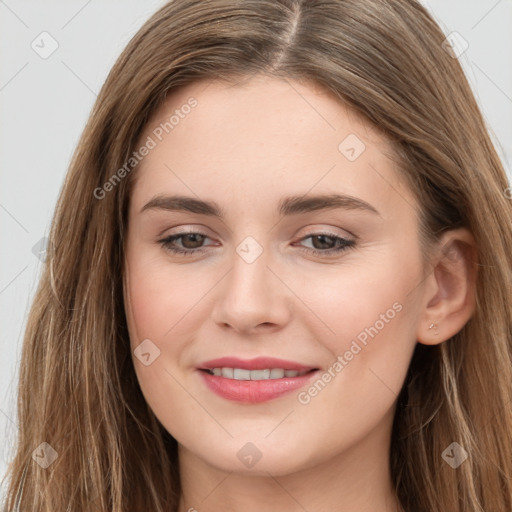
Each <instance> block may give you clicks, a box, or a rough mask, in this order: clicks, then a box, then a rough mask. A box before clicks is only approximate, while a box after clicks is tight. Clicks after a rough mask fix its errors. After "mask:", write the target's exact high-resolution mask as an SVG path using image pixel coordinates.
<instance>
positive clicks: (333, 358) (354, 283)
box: [300, 252, 420, 401]
mask: <svg viewBox="0 0 512 512" xmlns="http://www.w3.org/2000/svg"><path fill="white" fill-rule="evenodd" d="M419 276H420V264H419V261H418V260H417V259H416V258H414V257H413V258H409V259H408V260H407V259H405V258H404V257H403V256H402V257H400V255H399V254H396V253H391V252H390V253H389V254H387V255H386V254H382V253H381V258H380V259H379V261H374V262H373V263H372V264H365V265H364V267H363V266H356V265H353V266H350V267H340V269H339V270H338V271H337V272H336V274H334V273H332V275H330V276H324V277H323V279H322V278H320V279H319V277H318V276H317V278H316V279H315V280H306V282H307V281H309V282H310V283H311V284H310V286H308V287H306V286H304V288H303V289H302V290H301V291H300V293H301V294H302V296H303V297H307V298H308V306H309V308H310V309H311V310H312V311H313V312H314V313H315V315H316V316H317V317H318V318H319V319H320V320H321V324H320V322H319V323H318V325H319V328H318V330H317V339H319V340H321V344H322V346H323V348H325V349H327V352H328V356H327V357H328V358H330V363H328V364H329V368H330V371H331V377H329V376H326V377H325V378H326V379H330V380H329V382H330V381H337V383H338V384H335V385H334V386H332V387H333V388H338V389H337V392H340V393H342V394H345V395H346V399H347V400H350V397H354V396H359V397H361V398H363V397H364V399H367V400H370V401H371V400H373V397H375V390H376V388H381V389H383V390H384V393H387V392H389V391H391V392H392V395H390V396H393V395H396V394H398V392H399V391H400V388H401V386H402V383H403V379H404V378H405V375H406V372H407V369H408V366H409V362H410V358H411V356H412V351H413V349H414V347H415V344H416V343H415V330H416V322H417V319H418V307H417V304H416V303H415V300H414V293H411V292H413V291H414V290H415V284H414V283H419V279H420V277H419ZM313 283H314V284H313ZM336 362H337V363H338V364H335V363H336ZM333 375H334V376H335V377H333ZM329 386H330V385H329ZM386 388H389V389H386ZM313 393H314V391H313ZM333 398H334V397H333ZM306 399H307V398H306Z"/></svg>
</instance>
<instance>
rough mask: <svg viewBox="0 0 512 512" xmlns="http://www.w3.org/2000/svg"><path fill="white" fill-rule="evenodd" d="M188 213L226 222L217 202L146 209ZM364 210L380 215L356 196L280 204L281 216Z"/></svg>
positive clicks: (158, 199) (167, 203) (169, 200)
mask: <svg viewBox="0 0 512 512" xmlns="http://www.w3.org/2000/svg"><path fill="white" fill-rule="evenodd" d="M153 209H157V210H169V211H186V212H190V213H197V214H200V215H209V216H211V217H217V218H219V219H222V220H223V219H225V217H226V212H225V210H224V209H222V208H221V207H220V206H219V205H218V204H217V203H216V202H215V201H204V200H201V199H196V198H194V197H188V196H180V195H177V196H162V195H159V196H155V197H153V198H152V199H151V200H150V201H149V202H148V203H146V204H145V205H144V206H143V207H142V209H141V213H142V212H144V211H146V210H153ZM334 209H343V210H363V211H367V212H370V213H373V214H375V215H379V216H380V213H379V212H378V210H377V209H376V208H374V207H373V206H372V205H371V204H369V203H367V202H366V201H363V200H362V199H359V198H357V197H353V196H349V195H341V194H327V195H314V196H312V195H303V196H288V197H285V198H283V199H281V200H280V201H279V204H278V212H279V214H280V215H281V216H290V215H297V214H301V213H309V212H314V211H317V210H334Z"/></svg>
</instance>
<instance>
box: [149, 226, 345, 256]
mask: <svg viewBox="0 0 512 512" xmlns="http://www.w3.org/2000/svg"><path fill="white" fill-rule="evenodd" d="M188 235H200V236H203V237H205V238H208V237H207V236H206V235H205V234H204V233H199V232H197V231H190V232H187V233H180V234H179V235H171V236H168V237H166V238H164V239H162V240H158V242H159V243H160V244H161V245H162V246H163V247H164V248H165V249H166V250H168V251H171V252H172V253H174V254H181V255H183V256H192V255H194V254H201V253H203V252H204V251H205V249H204V248H202V247H201V248H198V249H180V248H178V247H175V246H173V245H172V243H174V242H175V241H176V240H178V239H180V238H182V237H185V236H188ZM319 236H326V237H328V238H331V239H333V240H334V241H335V242H340V243H341V245H340V246H338V247H337V248H335V249H326V250H324V251H322V250H319V249H310V248H303V250H306V252H309V253H310V254H313V255H315V256H325V255H331V254H335V253H341V252H343V251H346V250H347V249H349V248H351V247H354V246H355V241H354V240H349V239H347V238H342V237H340V236H335V235H331V234H330V233H314V234H312V235H308V236H305V237H303V238H301V241H302V240H306V239H308V238H312V237H319Z"/></svg>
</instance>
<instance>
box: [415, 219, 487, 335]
mask: <svg viewBox="0 0 512 512" xmlns="http://www.w3.org/2000/svg"><path fill="white" fill-rule="evenodd" d="M476 274H477V248H476V243H475V240H474V238H473V235H472V234H471V233H470V232H469V230H467V229H465V228H460V229H456V230H451V231H448V232H446V233H445V234H444V235H443V236H442V237H441V239H440V241H439V251H438V252H437V256H435V260H434V267H433V269H432V272H431V274H430V276H429V277H428V279H427V280H428V283H427V284H428V285H429V286H426V287H425V289H426V290H428V292H427V295H426V296H425V301H424V302H425V306H424V310H423V314H422V315H421V319H420V324H419V325H418V329H417V333H416V339H417V340H418V342H419V343H422V344H424V345H437V344H439V343H442V342H444V341H446V340H448V339H449V338H451V337H452V336H454V335H455V334H457V333H458V332H459V331H460V330H461V329H462V328H463V327H464V325H465V324H466V323H467V322H468V320H469V319H470V318H471V316H472V315H473V313H474V311H475V307H476Z"/></svg>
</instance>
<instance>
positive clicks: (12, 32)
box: [0, 0, 512, 494]
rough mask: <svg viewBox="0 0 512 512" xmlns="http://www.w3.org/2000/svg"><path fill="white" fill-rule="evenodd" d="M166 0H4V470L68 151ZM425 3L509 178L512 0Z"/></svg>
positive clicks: (0, 210)
mask: <svg viewBox="0 0 512 512" xmlns="http://www.w3.org/2000/svg"><path fill="white" fill-rule="evenodd" d="M164 3H165V1H164V0H145V1H144V2H141V1H140V0H139V1H137V0H103V1H101V2H100V0H88V1H86V0H80V1H78V0H65V1H64V0H61V1H55V0H52V1H45V2H42V1H38V0H30V1H21V0H5V1H3V0H0V48H2V52H1V54H0V234H1V243H0V322H1V323H0V325H1V331H0V477H1V476H3V475H4V473H5V470H6V467H7V461H8V460H9V459H10V457H11V455H12V450H13V448H14V441H15V434H16V428H17V427H16V412H15V404H16V379H17V377H18V373H19V368H18V362H19V356H20V349H21V342H22V337H23V330H24V327H25V323H26V317H27V313H28V309H29V306H30V301H31V299H32V297H33V294H34V292H35V289H36V285H37V279H38V276H39V273H40V271H41V262H40V260H39V258H38V257H37V256H36V255H35V254H34V252H33V247H34V245H36V244H37V243H38V242H39V240H41V238H43V237H44V236H45V235H46V234H48V229H49V224H50V221H51V217H52V214H53V209H54V206H55V202H56V199H57V196H58V193H59V191H60V188H61V185H62V182H63V179H64V176H65V174H66V171H67V166H68V165H69V162H70V158H71V155H72V152H73V150H74V148H75V145H76V144H77V142H78V139H79V136H80V134H81V131H82V129H83V127H84V125H85V122H86V120H87V117H88V114H89V111H90V109H91V107H92V105H93V102H94V100H95V99H96V94H97V92H98V91H99V89H100V87H101V85H102V83H103V81H104V80H105V78H106V76H107V73H108V71H109V69H110V68H111V67H112V65H113V64H114V62H115V59H116V58H117V56H118V55H119V53H120V52H121V51H122V49H123V47H124V46H125V45H126V44H127V42H128V41H129V39H130V38H131V37H132V36H133V35H134V34H135V32H136V31H137V29H138V28H139V27H140V26H141V25H142V23H143V22H144V21H145V20H146V19H147V18H148V17H149V16H150V15H151V14H152V13H153V12H154V11H156V10H157V8H158V7H160V6H161V5H163V4H164ZM423 3H424V4H425V5H427V7H429V8H430V10H431V11H432V12H433V14H434V16H435V18H436V19H437V21H438V22H439V23H440V25H441V27H442V28H443V30H444V32H445V33H446V34H447V35H448V34H450V33H451V32H453V31H456V32H458V33H459V34H460V35H461V36H462V37H463V38H464V39H465V40H466V41H467V42H468V43H469V47H468V49H467V51H466V52H465V53H464V54H463V55H462V56H461V57H460V60H461V62H462V64H463V66H464V68H465V70H466V73H467V75H468V78H469V80H470V82H471V84H472V86H473V89H474V91H475V94H476V95H477V98H478V100H479V102H480V105H481V108H482V110H483V113H484V115H485V117H486V119H487V122H488V125H489V129H490V131H491V133H492V136H493V140H494V141H495V144H496V146H497V149H498V152H499V154H500V156H501V158H502V160H503V162H504V164H505V166H506V168H507V172H508V175H509V179H510V177H511V176H512V172H511V165H510V164H511V163H512V0H499V1H496V0H450V1H449V2H447V1H443V0H429V1H425V2H423ZM43 31H46V32H48V33H49V34H51V36H52V37H53V38H54V39H55V40H56V41H57V42H58V45H59V46H58V48H57V50H56V51H55V52H54V53H53V54H52V55H51V56H49V57H48V58H47V59H43V58H41V57H40V56H39V55H38V54H37V53H36V52H35V51H34V50H33V49H32V47H31V44H32V41H34V40H36V43H37V42H38V41H40V38H38V36H39V35H40V34H41V32H43ZM39 44H40V45H41V43H39ZM45 47H46V48H47V49H48V48H49V40H47V41H46V43H45ZM460 129H461V130H463V129H464V127H463V126H461V127H460ZM34 448H35V447H34ZM0 494H1V493H0Z"/></svg>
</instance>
